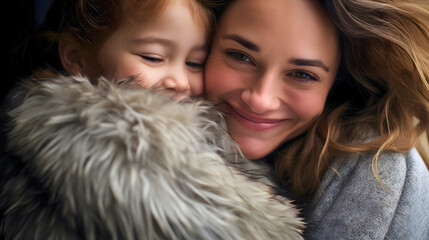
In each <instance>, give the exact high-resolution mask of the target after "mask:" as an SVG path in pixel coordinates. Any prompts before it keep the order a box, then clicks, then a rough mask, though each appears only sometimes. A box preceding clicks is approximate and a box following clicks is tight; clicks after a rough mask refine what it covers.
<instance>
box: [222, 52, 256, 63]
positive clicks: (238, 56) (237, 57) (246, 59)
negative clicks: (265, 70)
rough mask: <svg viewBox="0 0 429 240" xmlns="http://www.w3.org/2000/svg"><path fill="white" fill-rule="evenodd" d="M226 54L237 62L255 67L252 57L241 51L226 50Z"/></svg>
mask: <svg viewBox="0 0 429 240" xmlns="http://www.w3.org/2000/svg"><path fill="white" fill-rule="evenodd" d="M225 54H226V55H227V56H228V57H230V58H232V59H234V60H235V61H238V62H242V63H249V64H252V65H254V64H253V61H252V59H251V58H250V57H248V56H247V55H246V54H244V53H241V52H239V51H232V50H226V51H225Z"/></svg>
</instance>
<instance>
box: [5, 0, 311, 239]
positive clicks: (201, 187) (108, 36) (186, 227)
mask: <svg viewBox="0 0 429 240" xmlns="http://www.w3.org/2000/svg"><path fill="white" fill-rule="evenodd" d="M214 6H216V4H214V3H212V2H210V1H196V0H157V1H142V0H109V1H106V0H78V1H57V2H55V3H54V5H53V6H52V8H51V12H50V14H49V15H48V18H47V20H46V24H45V25H44V26H43V28H42V29H43V31H42V32H41V35H39V36H38V37H39V39H45V38H48V40H49V41H48V45H44V44H41V45H40V46H41V48H40V49H41V50H42V51H41V52H42V53H43V54H42V55H39V54H33V55H34V56H41V59H38V61H33V62H36V63H37V64H36V65H34V66H32V68H33V69H34V70H35V71H36V73H35V74H34V75H33V78H32V79H29V80H25V81H23V83H21V84H19V85H18V87H17V88H16V89H14V90H13V91H11V93H10V95H9V98H8V99H9V102H10V103H12V105H5V106H6V107H8V108H10V109H9V110H8V111H7V113H8V120H7V124H6V125H2V126H6V127H4V129H2V130H4V131H5V135H6V138H5V139H6V140H7V151H6V152H5V153H3V154H2V156H1V160H0V176H1V178H0V212H2V215H1V216H2V217H1V219H0V238H2V239H29V238H33V239H301V238H302V237H301V235H300V232H301V229H302V227H303V224H302V222H301V221H300V219H299V218H297V210H295V209H294V208H293V206H292V205H291V204H290V203H289V201H288V200H287V199H283V198H280V197H276V198H274V197H273V196H272V195H271V193H270V189H269V188H268V187H267V186H266V185H262V184H258V183H256V182H253V181H249V180H248V179H247V178H245V177H244V176H242V174H239V173H238V172H237V171H236V170H234V169H232V168H230V167H228V166H227V165H226V164H225V162H224V159H223V158H222V157H221V156H225V155H226V154H227V153H235V152H229V151H227V150H228V149H229V147H231V146H232V144H231V141H230V140H229V138H228V137H227V136H228V135H227V134H226V133H225V132H224V128H223V126H222V125H221V124H220V123H221V118H220V115H219V114H217V113H216V112H214V111H210V108H208V106H207V105H205V104H203V103H202V102H191V101H186V102H178V101H173V100H171V99H170V98H169V97H166V96H163V95H160V94H157V93H153V92H152V89H154V88H155V89H157V90H161V91H162V92H166V93H167V94H169V95H171V94H174V97H182V96H197V95H199V94H201V92H202V66H203V64H204V61H205V57H206V54H207V50H208V45H209V44H208V43H209V42H208V40H209V39H210V33H211V26H212V21H213V20H212V13H211V11H210V9H211V8H212V7H214ZM40 37H43V38H40ZM41 43H42V42H41ZM49 44H52V45H49ZM55 45H56V46H55ZM45 46H46V47H45ZM56 49H57V50H56ZM49 50H52V52H50V51H49ZM64 75H70V76H64ZM79 75H82V77H80V76H79ZM122 79H130V80H132V81H133V82H134V83H135V84H131V85H132V87H131V89H130V87H128V85H127V87H123V86H122V85H121V84H119V83H117V82H122ZM136 84H137V85H139V86H141V87H143V88H150V90H142V89H141V88H138V89H136V88H135V85H136ZM230 144H231V145H230ZM225 157H227V156H225ZM232 157H234V156H232Z"/></svg>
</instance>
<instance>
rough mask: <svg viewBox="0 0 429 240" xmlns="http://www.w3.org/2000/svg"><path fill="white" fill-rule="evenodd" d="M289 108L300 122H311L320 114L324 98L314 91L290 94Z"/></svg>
mask: <svg viewBox="0 0 429 240" xmlns="http://www.w3.org/2000/svg"><path fill="white" fill-rule="evenodd" d="M291 99H294V100H293V101H291V103H290V108H292V109H293V111H294V112H295V114H297V115H298V116H299V117H300V119H302V120H312V119H314V118H315V117H318V116H319V115H320V114H322V112H323V109H324V106H325V100H326V97H325V96H323V94H320V93H318V92H315V91H310V92H300V93H294V94H292V97H291Z"/></svg>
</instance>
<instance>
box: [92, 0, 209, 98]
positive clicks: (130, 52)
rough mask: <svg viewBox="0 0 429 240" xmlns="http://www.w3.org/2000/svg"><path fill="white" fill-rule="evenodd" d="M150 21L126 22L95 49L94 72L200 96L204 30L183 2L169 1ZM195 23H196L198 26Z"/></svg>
mask: <svg viewBox="0 0 429 240" xmlns="http://www.w3.org/2000/svg"><path fill="white" fill-rule="evenodd" d="M170 2H171V3H169V5H168V6H167V8H166V9H165V11H163V12H162V13H161V15H160V16H156V17H155V18H154V19H152V20H147V21H140V22H136V21H125V22H124V23H123V24H122V25H121V26H120V28H119V29H118V30H117V31H116V32H114V33H113V34H112V35H111V36H110V38H108V39H107V41H106V42H105V44H104V45H103V46H102V47H101V49H100V50H99V53H98V55H97V56H96V59H95V60H96V62H97V65H98V68H99V69H98V71H99V72H101V73H104V76H106V75H107V77H109V78H113V79H116V80H119V79H123V78H127V77H130V76H134V77H135V80H136V81H137V82H138V83H139V84H140V85H141V86H142V87H144V88H160V89H164V90H166V91H167V92H176V93H177V94H176V96H181V95H186V96H189V95H192V96H195V95H200V94H201V93H202V91H203V64H204V62H205V59H206V56H207V51H208V46H207V26H205V24H203V23H201V21H200V20H201V19H198V18H197V17H196V16H195V17H194V16H193V15H192V14H193V13H192V12H191V9H190V7H189V5H188V4H187V3H186V1H170ZM197 21H199V22H197Z"/></svg>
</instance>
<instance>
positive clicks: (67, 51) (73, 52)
mask: <svg viewBox="0 0 429 240" xmlns="http://www.w3.org/2000/svg"><path fill="white" fill-rule="evenodd" d="M58 54H59V57H60V59H61V64H62V65H63V67H64V69H65V70H66V71H67V72H68V73H69V74H70V75H77V74H83V75H85V73H84V72H83V71H84V69H85V63H86V57H85V55H86V54H85V49H84V48H82V46H81V45H80V44H79V43H78V42H76V41H73V40H60V41H59V44H58Z"/></svg>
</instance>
